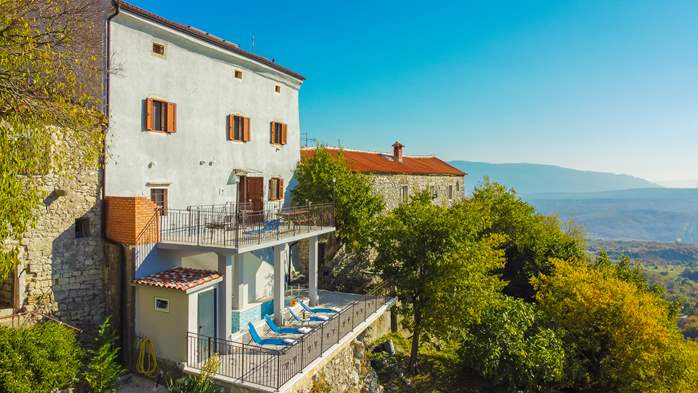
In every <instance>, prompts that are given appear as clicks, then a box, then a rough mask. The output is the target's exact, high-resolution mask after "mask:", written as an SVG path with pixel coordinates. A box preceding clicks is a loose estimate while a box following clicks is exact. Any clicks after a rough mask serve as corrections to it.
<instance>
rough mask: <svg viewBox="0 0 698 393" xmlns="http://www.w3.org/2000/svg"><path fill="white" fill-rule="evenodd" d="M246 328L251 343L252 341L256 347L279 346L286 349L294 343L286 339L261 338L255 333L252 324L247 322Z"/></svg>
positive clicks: (255, 330)
mask: <svg viewBox="0 0 698 393" xmlns="http://www.w3.org/2000/svg"><path fill="white" fill-rule="evenodd" d="M247 328H248V329H249V331H250V337H252V341H254V343H255V344H257V345H280V346H284V347H286V346H289V345H293V343H295V341H294V340H291V339H288V338H262V337H260V336H259V334H258V333H257V329H255V328H254V325H253V324H252V322H247Z"/></svg>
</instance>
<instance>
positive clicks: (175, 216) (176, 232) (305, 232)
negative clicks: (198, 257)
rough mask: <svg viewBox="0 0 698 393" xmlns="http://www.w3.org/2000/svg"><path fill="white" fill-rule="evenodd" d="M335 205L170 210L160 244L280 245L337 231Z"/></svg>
mask: <svg viewBox="0 0 698 393" xmlns="http://www.w3.org/2000/svg"><path fill="white" fill-rule="evenodd" d="M334 217H335V216H334V205H332V204H316V205H312V204H308V205H305V206H299V207H288V208H283V207H278V206H274V205H268V206H265V207H263V208H261V209H257V210H255V209H253V208H251V206H250V205H249V204H232V203H228V204H225V205H216V206H193V207H189V208H187V209H167V211H166V212H164V214H163V215H162V216H161V217H160V226H159V230H160V236H159V238H160V243H161V244H162V245H163V246H164V247H168V246H169V247H172V248H177V247H178V246H200V247H210V248H226V249H236V250H237V251H238V252H245V251H249V250H252V249H256V248H261V247H268V246H270V245H273V244H275V243H279V242H288V241H294V240H298V239H300V238H304V237H308V236H315V235H318V234H323V233H328V232H332V231H334V225H335V221H334Z"/></svg>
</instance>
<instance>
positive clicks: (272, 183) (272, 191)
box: [269, 177, 276, 201]
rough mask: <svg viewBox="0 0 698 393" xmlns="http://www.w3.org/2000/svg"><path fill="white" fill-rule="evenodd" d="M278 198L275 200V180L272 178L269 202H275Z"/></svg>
mask: <svg viewBox="0 0 698 393" xmlns="http://www.w3.org/2000/svg"><path fill="white" fill-rule="evenodd" d="M275 199H276V198H274V178H273V177H272V178H271V179H269V200H270V201H273V200H275Z"/></svg>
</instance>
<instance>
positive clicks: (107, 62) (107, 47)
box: [101, 0, 119, 237]
mask: <svg viewBox="0 0 698 393" xmlns="http://www.w3.org/2000/svg"><path fill="white" fill-rule="evenodd" d="M111 4H112V6H113V7H114V11H113V12H112V13H111V14H110V15H109V16H108V17H107V19H106V21H105V26H104V42H105V43H104V53H103V56H104V73H103V74H104V80H103V81H102V83H103V85H104V97H103V98H102V102H103V103H104V104H103V108H102V112H104V117H105V118H106V119H107V129H106V130H105V132H104V143H103V144H102V168H101V172H102V200H104V198H105V197H106V190H107V174H106V164H107V162H106V161H107V132H108V131H109V107H110V102H109V96H110V94H109V80H110V78H109V73H110V72H111V36H110V34H109V32H110V29H109V25H110V23H111V20H112V19H113V18H114V17H115V16H117V15H119V3H118V2H117V1H115V0H113V1H112V2H111ZM102 223H106V220H105V217H104V209H102ZM102 235H103V236H104V237H106V225H102Z"/></svg>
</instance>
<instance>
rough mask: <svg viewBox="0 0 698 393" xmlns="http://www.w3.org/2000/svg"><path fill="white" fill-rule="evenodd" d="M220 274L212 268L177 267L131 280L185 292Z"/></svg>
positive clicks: (140, 283) (214, 278) (138, 283)
mask: <svg viewBox="0 0 698 393" xmlns="http://www.w3.org/2000/svg"><path fill="white" fill-rule="evenodd" d="M221 277H222V276H221V275H220V274H219V273H218V272H215V271H212V270H200V269H190V268H185V267H178V268H174V269H172V270H166V271H164V272H160V273H155V274H151V275H149V276H146V277H143V278H139V279H136V280H133V281H132V283H133V284H135V285H146V286H151V287H158V288H167V289H176V290H178V291H182V292H186V291H188V290H189V289H192V288H195V287H198V286H199V285H203V284H206V283H208V282H211V281H213V280H216V279H218V278H221Z"/></svg>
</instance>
